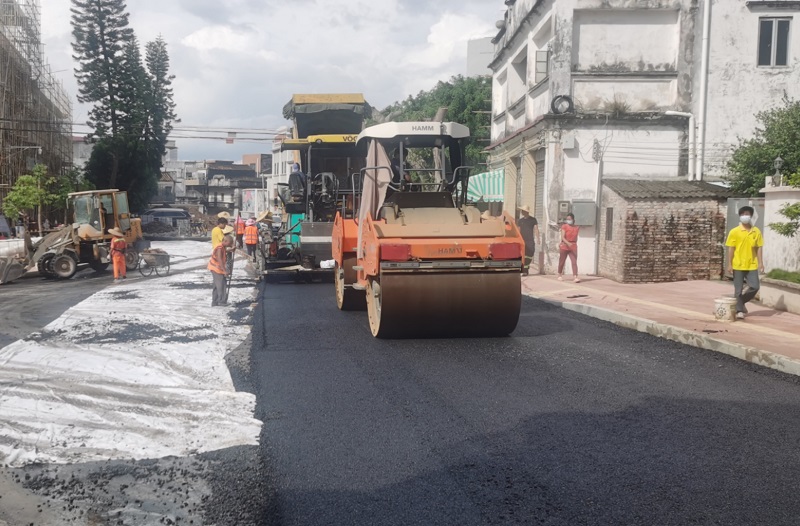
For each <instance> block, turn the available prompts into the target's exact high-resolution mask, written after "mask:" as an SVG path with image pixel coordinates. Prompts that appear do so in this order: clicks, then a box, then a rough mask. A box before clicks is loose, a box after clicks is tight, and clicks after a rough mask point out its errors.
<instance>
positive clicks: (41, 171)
mask: <svg viewBox="0 0 800 526" xmlns="http://www.w3.org/2000/svg"><path fill="white" fill-rule="evenodd" d="M55 182H56V179H55V178H54V177H51V176H50V175H48V173H47V166H45V165H44V164H37V165H36V166H35V167H34V168H33V171H32V172H31V173H30V174H26V175H22V176H20V177H19V178H18V179H17V182H16V183H14V187H13V188H12V189H11V191H10V192H9V193H8V195H7V196H6V198H5V199H3V213H4V214H5V215H6V217H10V218H14V217H19V216H20V215H23V216H25V217H30V216H31V215H33V212H36V213H37V216H38V219H37V224H38V225H39V228H40V229H41V224H42V206H44V205H48V204H51V203H54V202H55V201H56V200H57V199H58V195H57V194H55V193H53V191H52V187H53V186H54V185H55Z"/></svg>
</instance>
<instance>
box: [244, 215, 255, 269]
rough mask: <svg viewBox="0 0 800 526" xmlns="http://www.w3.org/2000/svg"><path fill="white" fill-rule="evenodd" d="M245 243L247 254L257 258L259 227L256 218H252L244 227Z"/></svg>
mask: <svg viewBox="0 0 800 526" xmlns="http://www.w3.org/2000/svg"><path fill="white" fill-rule="evenodd" d="M244 245H245V246H246V247H247V255H248V256H249V257H251V258H252V259H253V260H255V258H256V246H257V245H258V227H257V226H256V220H255V219H254V218H252V217H251V218H250V219H248V220H247V223H246V224H245V227H244Z"/></svg>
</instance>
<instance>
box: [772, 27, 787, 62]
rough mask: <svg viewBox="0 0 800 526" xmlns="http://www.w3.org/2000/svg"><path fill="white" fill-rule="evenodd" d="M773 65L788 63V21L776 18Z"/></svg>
mask: <svg viewBox="0 0 800 526" xmlns="http://www.w3.org/2000/svg"><path fill="white" fill-rule="evenodd" d="M775 48H776V49H775V65H776V66H788V65H789V21H788V20H778V36H777V40H776V44H775Z"/></svg>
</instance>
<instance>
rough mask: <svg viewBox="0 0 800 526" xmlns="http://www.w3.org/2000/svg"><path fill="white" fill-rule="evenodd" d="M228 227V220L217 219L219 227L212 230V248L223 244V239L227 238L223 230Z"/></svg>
mask: <svg viewBox="0 0 800 526" xmlns="http://www.w3.org/2000/svg"><path fill="white" fill-rule="evenodd" d="M227 226H228V220H227V219H225V218H224V217H219V218H217V226H215V227H214V228H213V229H212V230H211V248H214V247H216V246H217V245H219V244H220V243H222V238H223V237H225V234H224V233H223V230H225V228H226V227H227Z"/></svg>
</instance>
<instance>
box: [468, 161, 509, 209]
mask: <svg viewBox="0 0 800 526" xmlns="http://www.w3.org/2000/svg"><path fill="white" fill-rule="evenodd" d="M505 178H506V171H505V170H504V169H502V168H501V169H500V170H492V171H491V172H484V173H482V174H476V175H473V176H471V177H470V178H469V187H468V188H467V197H468V199H469V200H470V201H472V202H477V201H481V200H482V201H484V202H486V203H492V202H495V203H496V202H502V201H503V199H504V195H505Z"/></svg>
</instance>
